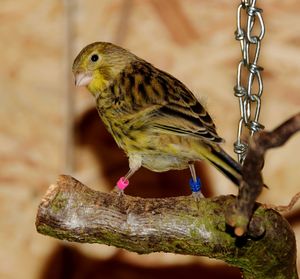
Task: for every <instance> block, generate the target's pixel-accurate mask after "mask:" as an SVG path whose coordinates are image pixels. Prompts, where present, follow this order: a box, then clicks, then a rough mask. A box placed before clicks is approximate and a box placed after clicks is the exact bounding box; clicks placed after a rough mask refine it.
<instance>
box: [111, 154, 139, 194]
mask: <svg viewBox="0 0 300 279" xmlns="http://www.w3.org/2000/svg"><path fill="white" fill-rule="evenodd" d="M141 165H142V159H141V157H140V156H138V155H131V156H129V171H128V172H127V173H126V175H125V176H122V177H121V178H120V179H119V180H118V182H117V185H116V186H115V188H114V191H117V192H118V193H119V194H120V195H123V194H124V189H125V188H126V187H127V186H128V185H129V178H130V177H131V176H132V175H133V174H134V173H135V172H136V171H137V170H138V169H139V168H140V167H141Z"/></svg>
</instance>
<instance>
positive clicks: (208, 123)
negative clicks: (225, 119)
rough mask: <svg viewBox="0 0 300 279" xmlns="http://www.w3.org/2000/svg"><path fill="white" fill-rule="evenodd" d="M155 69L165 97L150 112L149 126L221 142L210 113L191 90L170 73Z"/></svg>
mask: <svg viewBox="0 0 300 279" xmlns="http://www.w3.org/2000/svg"><path fill="white" fill-rule="evenodd" d="M158 71H159V73H158V75H157V76H156V82H157V83H159V85H160V88H161V89H162V90H163V91H164V92H165V94H164V95H165V96H166V98H165V101H164V102H162V106H161V107H160V108H158V109H156V110H154V111H153V112H152V117H151V125H152V127H153V128H154V129H159V130H160V131H163V132H166V133H172V134H178V135H181V136H194V137H197V138H201V139H202V140H205V141H209V142H216V143H220V142H222V141H223V139H222V138H220V137H219V136H218V134H217V132H216V128H215V125H214V123H213V121H212V119H211V117H210V116H209V114H208V113H207V111H206V110H205V108H204V107H203V106H202V105H201V104H200V102H199V101H198V100H197V99H196V97H195V96H194V95H193V94H192V92H191V91H190V90H189V89H188V88H187V87H186V86H185V85H184V84H183V83H181V82H180V81H179V80H177V79H176V78H174V77H173V76H171V75H169V74H167V73H165V72H163V71H160V70H158Z"/></svg>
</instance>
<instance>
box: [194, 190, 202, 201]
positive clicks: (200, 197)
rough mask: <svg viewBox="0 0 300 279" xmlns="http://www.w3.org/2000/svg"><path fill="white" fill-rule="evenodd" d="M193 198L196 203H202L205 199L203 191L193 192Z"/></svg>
mask: <svg viewBox="0 0 300 279" xmlns="http://www.w3.org/2000/svg"><path fill="white" fill-rule="evenodd" d="M191 196H192V197H193V199H194V200H195V202H198V201H200V200H201V199H203V198H204V196H203V194H202V193H201V191H198V192H193V193H192V195H191Z"/></svg>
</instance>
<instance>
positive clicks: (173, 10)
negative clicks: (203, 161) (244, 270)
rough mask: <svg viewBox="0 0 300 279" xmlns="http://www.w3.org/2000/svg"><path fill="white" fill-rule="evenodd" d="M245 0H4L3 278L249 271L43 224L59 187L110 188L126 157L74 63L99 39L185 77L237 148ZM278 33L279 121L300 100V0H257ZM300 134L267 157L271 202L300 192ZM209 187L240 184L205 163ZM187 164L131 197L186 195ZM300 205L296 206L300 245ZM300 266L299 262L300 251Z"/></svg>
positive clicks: (273, 85)
mask: <svg viewBox="0 0 300 279" xmlns="http://www.w3.org/2000/svg"><path fill="white" fill-rule="evenodd" d="M238 4H239V1H225V0H185V1H180V0H165V1H159V0H113V1H112V0H102V1H96V0H85V1H83V0H74V1H71V0H70V1H60V0H52V1H49V0H48V1H47V0H44V1H38V0H23V1H9V0H1V5H0V36H1V43H0V59H1V67H0V247H1V249H0V278H24V279H27V278H30V279H35V278H66V279H67V278H105V277H110V278H140V277H141V276H143V277H144V278H154V277H155V278H163V277H164V278H169V277H171V276H172V277H173V278H182V277H183V276H195V273H197V274H201V275H202V278H208V277H209V278H225V277H226V278H240V275H239V271H238V270H237V269H233V268H229V267H228V266H226V265H225V264H223V263H220V262H219V261H215V260H208V259H205V258H196V257H189V256H175V255H170V254H168V255H166V254H162V253H156V254H151V255H146V256H139V255H136V254H133V253H128V252H126V251H123V250H118V249H115V248H113V247H107V246H102V245H82V244H81V245H77V244H72V243H64V242H62V241H58V240H55V239H52V238H49V237H45V236H42V235H39V234H38V233H37V232H36V231H35V225H34V222H35V214H36V210H37V206H38V203H39V201H40V199H41V198H42V196H43V194H44V193H45V191H46V189H47V187H48V186H49V184H51V183H54V182H55V181H56V178H57V176H58V175H59V174H61V173H70V174H72V175H73V176H75V177H76V178H77V179H79V180H81V181H82V182H83V183H85V184H87V185H89V186H90V187H92V188H94V189H97V190H103V191H109V190H110V189H111V188H112V187H113V185H114V183H115V181H116V179H117V178H118V177H119V176H121V175H123V174H124V173H125V172H126V171H127V159H126V158H125V156H124V154H123V153H122V151H121V150H118V149H117V147H116V145H115V144H114V142H113V141H112V139H111V137H110V136H109V135H108V134H107V133H106V131H105V130H104V128H103V125H102V123H101V122H100V120H99V119H98V116H97V113H96V111H95V108H94V103H93V99H92V97H91V96H90V94H89V93H88V92H87V91H86V90H85V89H75V88H74V86H73V81H72V76H71V66H72V62H73V59H74V57H75V56H76V54H77V53H78V52H79V51H80V50H81V48H83V47H84V46H85V45H87V44H88V43H91V42H94V41H110V42H114V43H117V44H120V45H122V46H123V47H125V48H127V49H129V50H131V51H132V52H134V53H135V54H137V55H138V56H141V57H143V58H144V59H146V60H148V61H150V62H151V63H152V64H154V65H155V66H157V67H159V68H161V69H163V70H166V71H168V72H170V73H171V74H173V75H175V76H176V77H177V78H179V79H180V80H181V81H183V82H184V83H185V84H186V85H187V86H188V87H189V88H190V89H191V90H192V91H193V92H194V93H195V94H196V95H197V96H198V97H199V98H200V99H201V100H202V101H203V102H204V103H206V106H207V108H208V110H209V111H210V113H211V114H212V115H213V117H214V119H215V122H216V124H217V126H218V131H219V134H220V135H222V136H223V137H224V138H225V139H226V144H225V147H224V148H225V149H226V150H227V151H228V152H229V153H231V154H232V155H233V156H234V154H233V151H232V145H233V142H234V141H235V136H236V129H237V122H238V119H239V111H238V104H237V100H236V99H235V98H234V96H233V86H234V83H235V75H236V66H237V63H238V61H239V59H240V50H239V44H238V42H236V41H235V40H234V35H233V32H234V31H235V12H236V7H237V5H238ZM258 5H259V6H260V7H262V8H263V9H264V13H263V16H264V19H265V23H266V29H267V33H266V36H265V39H264V40H263V42H262V52H261V58H260V61H259V64H260V65H262V66H263V67H264V68H265V70H264V72H263V79H264V84H265V91H264V95H263V101H262V102H263V103H262V112H261V121H262V123H263V124H264V125H265V126H266V129H272V128H273V127H275V126H276V125H278V124H279V123H281V122H282V121H284V120H285V119H287V118H288V117H290V116H292V115H293V114H295V113H296V112H299V109H300V92H299V91H300V83H299V75H300V37H299V34H300V18H299V13H300V3H299V1H297V0H286V1H276V0H269V1H258ZM299 136H300V135H297V136H295V137H293V138H292V139H291V140H290V141H289V142H288V144H287V145H286V146H284V147H283V148H280V149H278V150H273V151H271V152H269V153H268V154H267V158H266V163H265V168H264V178H265V183H266V184H267V185H269V186H270V189H269V190H264V192H263V194H262V195H261V197H260V200H261V201H262V202H265V203H273V204H277V205H279V204H287V203H288V202H289V201H290V199H291V198H292V196H293V194H295V193H296V192H297V191H299V189H300V187H299V186H300V179H299V167H300V156H299V146H300V137H299ZM198 171H199V172H201V174H202V175H201V176H202V179H203V180H204V182H205V194H206V195H207V196H213V195H220V194H229V193H233V194H235V193H236V192H237V190H236V188H234V186H233V185H231V184H230V182H228V181H227V180H226V179H225V178H223V177H222V175H220V174H218V173H217V172H216V171H215V170H213V169H212V168H210V167H209V166H207V165H204V166H203V165H199V166H198ZM188 178H189V174H188V172H185V171H182V172H167V173H164V174H156V173H152V172H149V171H146V170H141V171H140V172H139V173H137V174H136V175H135V176H134V178H133V179H132V183H131V186H130V187H129V188H128V194H131V195H139V196H145V197H163V196H172V195H187V194H189V189H188V183H187V181H188ZM299 216H300V204H299V203H298V205H297V206H296V208H295V209H294V210H293V212H292V213H290V214H289V215H287V218H288V220H289V221H290V223H291V225H292V226H293V228H294V230H295V232H296V235H297V239H298V250H300V249H299V242H300V222H299ZM298 268H300V261H299V257H298Z"/></svg>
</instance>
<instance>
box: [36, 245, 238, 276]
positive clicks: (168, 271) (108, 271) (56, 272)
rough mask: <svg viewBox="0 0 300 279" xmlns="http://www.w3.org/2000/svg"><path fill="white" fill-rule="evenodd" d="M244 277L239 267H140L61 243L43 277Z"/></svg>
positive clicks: (195, 265)
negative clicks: (86, 253) (82, 251)
mask: <svg viewBox="0 0 300 279" xmlns="http://www.w3.org/2000/svg"><path fill="white" fill-rule="evenodd" d="M200 277H201V278H211V279H218V278H220V279H221V278H222V279H235V278H236V279H240V278H241V273H240V271H239V270H238V269H237V268H233V267H229V266H224V267H222V266H217V267H212V266H211V267H207V266H205V265H201V264H191V265H184V266H179V267H158V268H155V267H152V268H150V267H140V266H135V265H133V264H130V263H124V262H122V261H120V260H119V259H118V257H117V256H116V257H114V258H112V259H110V260H105V261H102V260H96V259H91V258H88V257H86V256H84V255H83V254H81V253H79V252H78V251H76V250H75V249H73V248H70V247H66V246H63V245H62V246H61V247H60V248H58V249H57V251H56V252H55V253H54V254H53V255H52V257H51V259H50V260H49V262H48V263H47V265H46V267H45V269H44V271H43V273H42V276H41V279H53V278H55V279H82V278H89V279H97V278H110V279H135V278H136V279H138V278H143V279H153V278H155V279H167V278H172V279H182V278H200Z"/></svg>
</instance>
